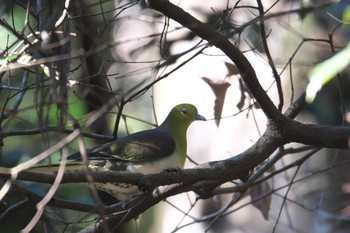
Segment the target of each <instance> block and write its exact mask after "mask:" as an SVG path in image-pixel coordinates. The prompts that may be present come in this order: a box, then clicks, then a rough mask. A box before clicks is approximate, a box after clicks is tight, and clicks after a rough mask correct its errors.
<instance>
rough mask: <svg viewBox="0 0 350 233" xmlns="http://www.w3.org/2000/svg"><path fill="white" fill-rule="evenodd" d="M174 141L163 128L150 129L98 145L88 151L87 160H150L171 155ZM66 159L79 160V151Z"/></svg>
mask: <svg viewBox="0 0 350 233" xmlns="http://www.w3.org/2000/svg"><path fill="white" fill-rule="evenodd" d="M174 151H175V141H174V139H173V138H172V136H171V135H170V134H169V133H167V132H166V131H164V130H160V129H152V130H146V131H141V132H138V133H134V134H130V135H129V136H126V137H123V138H121V139H118V140H115V141H113V142H110V143H106V144H103V145H101V146H98V147H96V148H94V149H92V150H91V151H88V157H89V160H119V161H125V162H131V163H139V162H151V161H155V160H158V159H161V158H165V157H167V156H169V155H171V154H172V153H173V152H174ZM68 159H74V160H80V159H81V158H80V153H77V154H74V155H71V156H69V157H68Z"/></svg>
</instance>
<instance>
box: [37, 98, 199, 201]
mask: <svg viewBox="0 0 350 233" xmlns="http://www.w3.org/2000/svg"><path fill="white" fill-rule="evenodd" d="M196 120H205V118H204V117H203V116H201V115H199V114H198V112H197V108H196V107H195V106H193V105H192V104H179V105H177V106H175V107H174V108H173V109H172V110H171V111H170V113H169V115H168V116H167V118H166V119H165V120H164V122H163V123H162V124H161V125H160V126H158V127H157V128H154V129H151V130H145V131H141V132H137V133H134V134H130V135H128V136H126V137H124V138H121V139H118V140H115V141H112V142H109V143H106V144H103V145H101V146H98V147H96V148H93V149H91V150H88V151H87V155H88V159H89V168H90V169H92V170H113V171H131V172H140V173H144V174H148V173H156V172H160V171H162V170H164V169H167V168H172V167H174V168H175V167H181V168H182V167H183V165H184V163H185V159H186V150H187V140H186V131H187V128H188V127H189V126H190V124H191V123H192V122H193V121H196ZM68 159H70V160H74V161H75V162H74V163H73V164H67V167H66V170H69V171H74V170H79V169H83V166H82V164H81V163H80V162H81V156H80V153H76V154H73V155H71V156H69V157H68ZM44 170H45V169H43V167H38V168H32V169H31V171H36V172H40V171H41V172H43V171H44ZM46 171H47V170H46ZM95 185H96V187H97V188H98V189H100V190H102V191H105V192H107V193H109V194H111V195H113V196H114V197H116V198H117V199H119V200H121V201H129V200H130V199H131V198H132V196H134V195H137V194H139V190H138V188H137V187H136V186H133V185H127V184H120V183H118V181H116V182H115V183H97V184H95Z"/></svg>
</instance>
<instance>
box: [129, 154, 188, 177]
mask: <svg viewBox="0 0 350 233" xmlns="http://www.w3.org/2000/svg"><path fill="white" fill-rule="evenodd" d="M178 167H181V168H182V167H183V164H181V162H180V159H179V156H178V155H177V154H176V152H174V153H172V154H171V155H170V156H167V157H166V158H162V159H159V160H156V161H152V162H143V163H142V164H129V165H128V166H127V170H128V171H131V172H139V173H144V174H149V173H157V172H161V171H163V170H165V169H168V168H178Z"/></svg>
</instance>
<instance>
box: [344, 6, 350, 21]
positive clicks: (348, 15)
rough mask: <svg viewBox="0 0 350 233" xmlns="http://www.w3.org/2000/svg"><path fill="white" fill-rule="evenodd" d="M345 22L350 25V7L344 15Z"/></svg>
mask: <svg viewBox="0 0 350 233" xmlns="http://www.w3.org/2000/svg"><path fill="white" fill-rule="evenodd" d="M343 22H344V23H350V6H348V7H347V8H346V9H345V10H344V13H343Z"/></svg>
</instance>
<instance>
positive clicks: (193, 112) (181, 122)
mask: <svg viewBox="0 0 350 233" xmlns="http://www.w3.org/2000/svg"><path fill="white" fill-rule="evenodd" d="M196 120H200V121H205V120H206V119H205V117H203V116H201V115H199V114H198V111H197V108H196V107H195V106H194V105H192V104H179V105H176V106H175V107H174V108H173V109H172V110H171V111H170V113H169V115H168V116H167V118H166V119H165V121H164V122H163V123H162V124H161V126H160V127H165V128H169V127H170V128H174V127H176V128H178V127H179V128H182V129H185V130H186V129H187V128H188V126H190V124H191V123H192V122H193V121H196Z"/></svg>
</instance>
